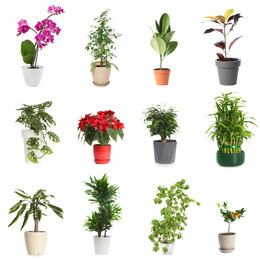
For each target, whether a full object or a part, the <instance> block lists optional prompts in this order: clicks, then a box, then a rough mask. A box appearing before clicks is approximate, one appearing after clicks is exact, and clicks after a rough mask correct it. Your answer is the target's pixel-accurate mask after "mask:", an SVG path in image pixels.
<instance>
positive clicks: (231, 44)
mask: <svg viewBox="0 0 260 260" xmlns="http://www.w3.org/2000/svg"><path fill="white" fill-rule="evenodd" d="M241 37H242V35H241V36H239V37H237V38H236V39H235V40H234V41H233V42H231V43H230V45H229V50H230V49H231V47H232V46H233V44H234V43H235V42H236V41H237V40H238V39H239V38H241Z"/></svg>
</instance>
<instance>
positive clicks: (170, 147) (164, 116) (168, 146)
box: [143, 105, 179, 164]
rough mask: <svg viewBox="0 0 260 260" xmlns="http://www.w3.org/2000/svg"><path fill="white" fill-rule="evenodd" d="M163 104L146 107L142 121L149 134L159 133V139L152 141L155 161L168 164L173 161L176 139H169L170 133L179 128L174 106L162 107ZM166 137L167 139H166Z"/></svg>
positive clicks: (175, 131) (174, 132)
mask: <svg viewBox="0 0 260 260" xmlns="http://www.w3.org/2000/svg"><path fill="white" fill-rule="evenodd" d="M163 107H164V106H163V105H157V106H152V107H149V108H147V109H146V110H145V111H144V112H143V113H144V116H145V118H144V122H145V123H149V124H148V125H147V126H146V127H147V128H148V129H149V130H150V135H151V136H154V135H159V136H160V137H161V140H155V141H153V147H154V158H155V162H157V163H161V164H169V163H173V162H174V161H175V154H176V146H177V141H176V140H171V139H170V138H171V135H173V134H176V133H177V132H178V130H179V126H178V123H177V114H176V111H175V110H174V108H172V107H170V108H169V109H164V108H163ZM167 137H168V138H169V139H167Z"/></svg>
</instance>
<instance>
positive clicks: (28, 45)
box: [21, 40, 36, 67]
mask: <svg viewBox="0 0 260 260" xmlns="http://www.w3.org/2000/svg"><path fill="white" fill-rule="evenodd" d="M35 52H36V49H35V45H34V44H33V43H32V42H31V41H30V40H25V41H23V42H22V43H21V54H22V57H23V61H24V63H25V64H30V65H31V67H33V62H34V55H35Z"/></svg>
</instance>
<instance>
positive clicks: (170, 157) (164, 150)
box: [153, 140, 177, 164]
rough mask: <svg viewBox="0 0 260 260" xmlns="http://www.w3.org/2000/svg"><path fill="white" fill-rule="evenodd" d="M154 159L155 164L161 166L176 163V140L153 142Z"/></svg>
mask: <svg viewBox="0 0 260 260" xmlns="http://www.w3.org/2000/svg"><path fill="white" fill-rule="evenodd" d="M153 147H154V159H155V162H157V163H160V164H170V163H173V162H175V155H176V147H177V142H176V140H167V141H166V143H163V142H161V141H159V140H156V141H154V142H153Z"/></svg>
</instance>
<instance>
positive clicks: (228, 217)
mask: <svg viewBox="0 0 260 260" xmlns="http://www.w3.org/2000/svg"><path fill="white" fill-rule="evenodd" d="M217 206H218V207H219V208H220V213H221V215H222V217H223V218H224V222H227V223H228V234H229V233H230V224H231V223H232V222H234V221H236V220H237V219H240V218H243V217H244V216H243V215H244V213H245V212H246V210H245V209H244V208H242V209H239V210H236V211H234V212H232V211H229V210H228V204H227V202H223V204H221V205H220V204H219V203H217Z"/></svg>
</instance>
